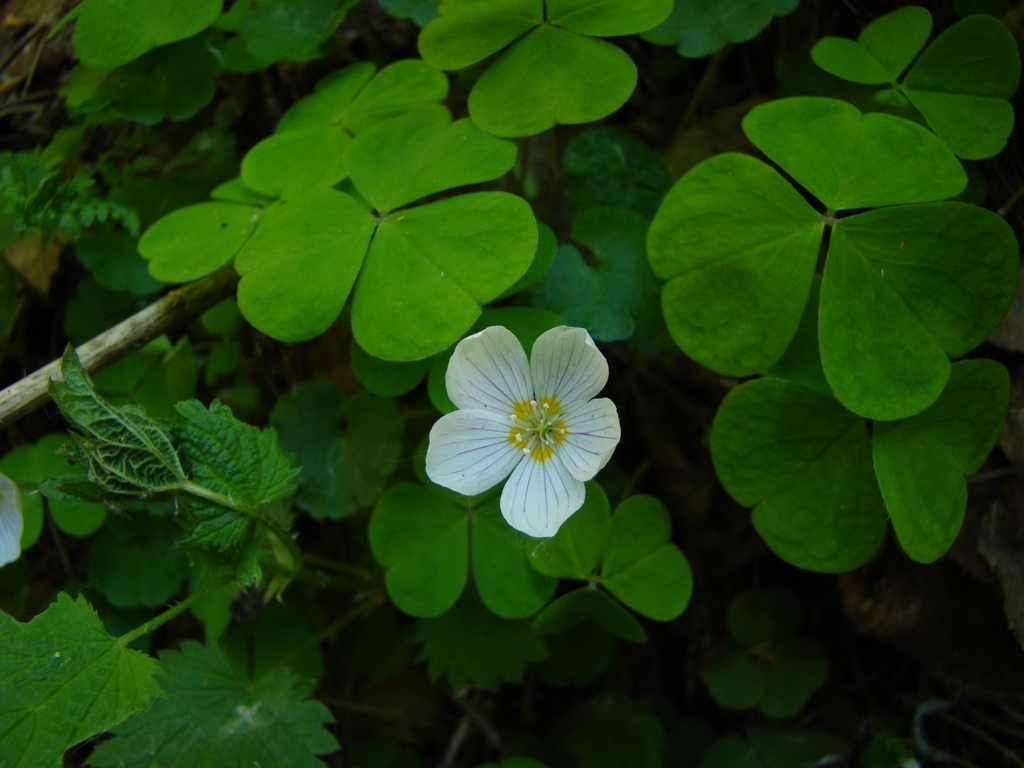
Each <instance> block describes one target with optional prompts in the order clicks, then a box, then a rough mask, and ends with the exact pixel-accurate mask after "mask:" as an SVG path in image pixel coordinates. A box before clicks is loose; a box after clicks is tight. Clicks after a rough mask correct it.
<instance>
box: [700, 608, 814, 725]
mask: <svg viewBox="0 0 1024 768" xmlns="http://www.w3.org/2000/svg"><path fill="white" fill-rule="evenodd" d="M727 622H728V625H729V630H730V632H731V634H732V636H733V642H732V643H731V644H730V645H729V647H728V648H727V649H726V650H725V652H724V653H723V654H722V655H721V656H720V657H719V658H718V659H716V660H715V661H713V662H711V663H710V664H708V665H706V666H705V667H704V668H703V669H701V671H700V677H701V680H703V681H704V684H705V685H707V686H708V691H709V693H710V694H711V697H712V698H713V699H714V700H715V701H716V702H718V703H719V704H720V705H721V706H723V707H725V708H726V709H733V710H744V709H750V708H751V707H754V706H756V707H758V708H759V709H760V710H761V712H762V713H763V714H765V715H767V716H768V717H791V716H792V715H795V714H796V713H797V712H799V711H800V710H801V709H802V708H803V706H804V704H806V703H807V699H808V697H809V696H810V695H811V693H813V691H814V690H815V689H816V688H818V687H819V686H820V685H821V684H822V683H823V682H824V681H825V676H826V674H827V672H828V663H827V659H826V657H825V653H824V651H823V650H822V649H821V647H820V646H819V645H818V644H817V643H815V642H813V641H811V640H808V639H806V638H803V637H798V636H797V634H798V632H799V630H800V604H799V602H798V601H797V600H796V598H795V597H794V596H793V595H792V594H790V593H788V592H785V591H783V590H780V589H765V590H751V591H748V592H742V593H740V594H739V595H737V596H736V597H735V598H734V599H733V601H732V602H731V603H730V604H729V610H728V613H727Z"/></svg>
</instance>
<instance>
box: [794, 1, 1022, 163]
mask: <svg viewBox="0 0 1024 768" xmlns="http://www.w3.org/2000/svg"><path fill="white" fill-rule="evenodd" d="M931 21H932V20H931V15H930V14H929V13H928V11H926V10H925V9H923V8H918V7H916V6H912V7H908V8H901V9H900V10H898V11H894V12H893V13H889V14H886V15H885V16H882V17H880V18H878V19H876V20H875V21H873V22H872V23H871V24H869V25H868V26H867V27H865V28H864V30H863V31H862V32H861V34H860V35H859V36H858V38H857V41H856V42H854V41H852V40H847V39H845V38H838V37H826V38H823V39H822V40H821V41H819V42H818V44H817V45H816V46H815V47H814V49H813V50H812V51H811V56H812V58H813V59H814V61H815V63H816V64H817V65H818V66H819V67H821V68H822V69H824V70H825V71H827V72H829V73H831V74H833V75H837V76H838V77H842V78H844V79H847V80H852V81H854V82H857V83H866V84H878V85H881V84H883V83H891V84H892V86H893V88H894V89H895V90H896V92H897V93H898V94H900V93H901V94H902V95H903V96H905V97H906V99H907V100H909V101H910V103H911V104H913V105H914V107H916V108H917V109H918V111H920V113H921V114H922V115H923V116H924V118H925V120H926V121H927V122H928V125H929V126H930V127H931V128H932V130H934V131H935V133H936V134H938V135H939V136H940V137H941V138H942V139H943V140H944V141H945V142H946V144H947V145H948V146H949V148H950V149H952V150H953V152H955V153H956V154H957V155H958V156H959V157H963V158H966V159H968V160H981V159H984V158H987V157H992V156H994V155H996V154H998V153H999V152H1000V151H1001V150H1002V148H1003V146H1005V144H1006V139H1007V137H1008V136H1009V134H1010V131H1011V130H1012V128H1013V107H1012V106H1011V105H1010V103H1009V101H1007V99H1009V98H1010V97H1011V96H1013V94H1014V92H1015V91H1016V90H1017V85H1018V83H1019V82H1020V68H1021V63H1020V56H1019V54H1018V52H1017V48H1016V45H1015V44H1014V41H1013V35H1012V34H1011V33H1010V31H1009V30H1008V29H1007V28H1006V25H1005V24H1003V23H1002V22H1001V21H999V20H998V19H997V18H994V17H992V16H988V15H985V14H977V15H972V16H968V17H967V18H965V19H963V20H961V21H960V22H958V23H956V24H954V25H953V26H952V27H950V28H949V29H947V30H946V31H945V32H943V33H942V34H941V35H939V36H938V37H937V38H936V39H935V40H934V41H933V42H932V44H931V45H929V46H928V48H926V49H925V51H924V53H922V54H921V55H920V57H918V59H917V61H916V62H914V65H913V66H912V67H911V68H910V71H909V72H907V73H906V76H905V77H904V78H903V81H902V82H901V83H899V82H897V79H898V77H899V76H900V74H901V73H902V72H903V70H905V69H906V68H907V66H908V65H910V63H911V61H913V60H914V57H915V56H917V54H918V52H919V51H920V50H921V48H922V47H923V46H924V44H925V42H926V41H927V39H928V33H929V32H930V31H931ZM897 98H899V97H898V96H897Z"/></svg>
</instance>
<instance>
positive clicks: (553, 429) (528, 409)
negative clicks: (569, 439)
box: [508, 397, 566, 462]
mask: <svg viewBox="0 0 1024 768" xmlns="http://www.w3.org/2000/svg"><path fill="white" fill-rule="evenodd" d="M561 413H562V409H561V408H560V407H559V405H558V400H556V399H555V398H553V397H542V398H541V399H540V400H539V401H538V400H524V401H522V402H520V403H516V404H515V405H514V406H513V409H512V414H511V416H510V417H509V420H510V421H511V422H512V426H511V428H510V429H509V432H508V441H509V442H510V443H512V444H513V445H514V446H516V447H517V448H519V449H520V450H522V452H523V453H524V454H526V455H527V456H529V457H530V458H531V459H534V460H535V461H541V462H543V461H547V460H548V459H549V458H550V457H551V455H552V454H553V453H554V452H555V447H556V446H557V445H558V444H559V443H561V442H562V441H563V440H565V434H566V432H565V422H564V421H562V418H561Z"/></svg>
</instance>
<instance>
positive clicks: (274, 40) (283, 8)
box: [242, 0, 355, 62]
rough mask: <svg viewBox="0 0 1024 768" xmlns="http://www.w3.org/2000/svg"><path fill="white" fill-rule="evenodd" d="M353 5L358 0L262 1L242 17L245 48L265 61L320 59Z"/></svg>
mask: <svg viewBox="0 0 1024 768" xmlns="http://www.w3.org/2000/svg"><path fill="white" fill-rule="evenodd" d="M353 5H355V0H303V1H302V2H300V3H295V2H293V0H260V2H259V3H258V4H256V5H255V6H253V7H252V9H251V10H250V11H249V12H248V13H246V14H245V17H244V18H243V19H242V37H243V39H244V40H245V47H246V49H247V50H248V51H249V53H251V54H252V55H253V56H255V57H256V58H258V59H262V60H263V61H266V62H274V61H306V60H308V59H316V58H319V57H321V56H323V54H324V51H323V47H324V45H323V44H324V43H325V42H326V41H327V40H328V39H329V38H330V37H331V35H332V34H334V30H336V29H337V28H338V26H339V25H340V24H341V22H342V21H343V20H344V19H345V14H346V13H348V9H349V8H351V7H352V6H353Z"/></svg>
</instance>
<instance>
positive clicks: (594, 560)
mask: <svg viewBox="0 0 1024 768" xmlns="http://www.w3.org/2000/svg"><path fill="white" fill-rule="evenodd" d="M586 490H587V495H586V498H585V499H584V501H583V506H582V507H580V508H579V510H577V511H576V512H575V513H573V515H572V517H570V518H569V519H568V520H566V521H565V523H563V524H562V527H561V528H559V529H558V533H556V534H555V535H554V536H552V537H551V538H550V539H548V540H547V541H542V542H540V543H538V544H535V545H534V546H533V547H531V548H530V552H529V559H530V565H532V566H533V567H534V568H535V569H536V570H537V571H538V572H540V573H543V574H545V575H546V576H552V577H555V578H562V579H581V580H586V579H589V578H590V576H591V574H592V573H593V572H594V569H596V568H597V564H598V562H600V560H601V555H602V554H604V550H605V546H606V544H607V543H608V533H609V530H610V528H611V508H610V506H609V504H608V497H607V496H606V495H605V493H604V491H603V490H602V489H601V486H599V485H598V484H597V483H595V482H591V483H588V484H587V489H586Z"/></svg>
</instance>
